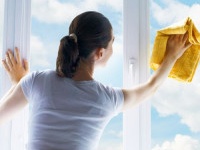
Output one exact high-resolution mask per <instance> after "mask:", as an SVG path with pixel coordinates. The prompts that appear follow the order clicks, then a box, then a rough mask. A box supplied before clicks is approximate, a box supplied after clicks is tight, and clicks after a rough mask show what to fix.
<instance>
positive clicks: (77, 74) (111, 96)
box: [0, 11, 190, 150]
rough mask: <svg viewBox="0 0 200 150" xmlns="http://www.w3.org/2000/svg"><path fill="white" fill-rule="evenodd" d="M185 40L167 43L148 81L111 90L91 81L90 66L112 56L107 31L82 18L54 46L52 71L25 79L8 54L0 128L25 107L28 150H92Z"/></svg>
mask: <svg viewBox="0 0 200 150" xmlns="http://www.w3.org/2000/svg"><path fill="white" fill-rule="evenodd" d="M187 40H188V34H187V33H186V34H184V35H173V36H171V37H170V38H169V40H168V43H167V47H166V49H167V51H166V55H165V59H164V60H163V62H162V64H161V66H160V68H159V69H158V70H157V71H156V72H155V73H154V75H152V77H151V78H150V79H149V81H147V82H146V83H144V84H142V85H139V86H138V87H135V88H131V89H115V88H112V87H109V86H104V85H103V84H101V83H99V82H97V81H95V80H94V79H93V72H94V69H95V67H96V66H105V64H106V63H107V61H108V60H109V58H110V56H111V55H112V52H113V49H112V44H113V41H114V36H113V32H112V26H111V24H110V22H109V20H108V19H107V18H106V17H105V16H103V15H102V14H100V13H98V12H92V11H90V12H85V13H82V14H80V15H78V16H77V17H75V19H74V20H73V21H72V23H71V25H70V27H69V35H67V36H65V37H63V38H62V39H61V41H60V46H59V51H58V57H57V62H56V70H55V71H54V70H45V71H41V72H33V73H30V74H29V75H27V76H25V75H26V74H27V73H28V63H27V62H26V61H25V62H24V63H23V64H24V65H22V62H21V58H20V54H19V50H18V49H17V48H16V49H15V52H16V58H14V56H13V53H12V52H11V51H10V50H8V52H7V54H6V59H5V60H3V61H2V62H3V66H4V67H5V70H6V71H7V72H8V74H9V76H10V78H11V80H12V82H13V86H12V88H11V89H10V91H9V92H8V93H7V94H6V95H5V96H4V97H3V98H2V99H1V101H0V102H1V103H0V123H1V124H2V123H4V122H6V121H8V120H10V119H11V118H12V117H13V116H14V115H15V114H16V113H17V112H18V111H19V110H21V109H22V108H24V107H25V106H26V105H27V104H28V103H29V105H30V127H29V131H30V133H29V143H28V148H29V149H30V150H36V149H37V150H55V149H57V150H94V149H96V148H97V146H98V141H99V139H100V136H101V134H102V131H103V129H104V128H105V126H106V124H107V123H108V122H109V121H110V119H111V118H112V117H114V116H115V115H116V114H118V113H119V112H123V111H125V110H127V109H128V108H133V107H134V106H135V105H137V104H139V103H140V102H142V101H144V100H145V99H147V98H148V97H149V96H151V95H152V94H153V93H154V92H155V91H156V89H157V88H158V87H159V86H160V85H161V83H162V82H163V81H164V79H166V78H167V76H168V73H169V72H170V70H171V68H172V66H173V65H174V63H175V62H176V60H177V59H178V58H179V57H180V56H181V55H182V54H183V53H184V51H185V50H186V49H187V48H188V47H189V46H190V44H189V43H188V42H187ZM23 76H25V77H24V78H22V77H23ZM21 78H22V79H21ZM20 79H21V80H20Z"/></svg>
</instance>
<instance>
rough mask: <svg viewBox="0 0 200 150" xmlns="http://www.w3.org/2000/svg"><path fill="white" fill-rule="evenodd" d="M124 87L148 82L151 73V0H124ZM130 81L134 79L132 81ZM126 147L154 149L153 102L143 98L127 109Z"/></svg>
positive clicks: (135, 149) (125, 118) (125, 121)
mask: <svg viewBox="0 0 200 150" xmlns="http://www.w3.org/2000/svg"><path fill="white" fill-rule="evenodd" d="M123 16H124V36H123V37H124V43H123V45H124V70H123V73H124V74H123V83H124V87H127V88H130V87H133V86H135V85H137V84H140V83H143V82H146V81H147V79H148V77H149V75H150V73H149V67H148V58H149V56H148V54H149V26H150V24H149V0H134V1H132V0H124V8H123ZM130 81H131V82H130ZM123 143H124V144H123V145H124V150H133V149H134V150H150V149H151V104H150V101H146V102H143V103H142V104H140V105H139V106H136V107H135V108H133V109H130V110H128V111H126V112H124V115H123Z"/></svg>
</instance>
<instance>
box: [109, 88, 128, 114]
mask: <svg viewBox="0 0 200 150" xmlns="http://www.w3.org/2000/svg"><path fill="white" fill-rule="evenodd" d="M109 92H110V97H111V100H112V103H113V106H114V107H113V109H114V111H113V116H117V115H118V114H119V113H121V111H122V107H123V105H124V94H123V92H122V89H120V88H111V87H109Z"/></svg>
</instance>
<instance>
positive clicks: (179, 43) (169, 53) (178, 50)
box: [122, 33, 191, 111]
mask: <svg viewBox="0 0 200 150" xmlns="http://www.w3.org/2000/svg"><path fill="white" fill-rule="evenodd" d="M190 46H191V44H190V43H189V42H188V33H186V34H183V35H172V36H170V37H169V39H168V42H167V47H166V53H165V58H164V60H163V62H162V64H161V65H160V67H159V68H158V70H157V71H156V72H155V73H154V74H153V75H152V76H151V78H150V80H149V81H148V82H146V83H144V84H140V85H139V86H137V87H135V88H132V89H122V91H123V94H124V106H123V111H124V110H126V109H128V108H131V107H134V106H136V105H137V104H139V103H141V102H142V101H144V100H145V99H147V98H149V97H150V96H152V95H153V93H155V91H156V90H157V89H158V87H159V86H160V85H161V84H162V83H163V81H164V80H165V79H166V78H167V76H168V74H169V72H170V71H171V69H172V67H173V66H174V63H175V62H176V60H177V59H178V58H179V57H181V56H182V55H183V53H184V52H185V50H186V49H188V48H189V47H190Z"/></svg>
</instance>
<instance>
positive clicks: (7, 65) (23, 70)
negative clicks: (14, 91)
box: [2, 48, 29, 84]
mask: <svg viewBox="0 0 200 150" xmlns="http://www.w3.org/2000/svg"><path fill="white" fill-rule="evenodd" d="M15 54H16V58H15V57H14V54H13V52H12V51H11V50H8V51H7V52H6V59H5V60H2V64H3V66H4V69H5V70H6V72H7V73H8V75H9V77H10V79H11V82H12V84H17V83H18V82H19V81H20V79H21V78H22V77H23V76H25V75H26V74H27V73H28V72H29V64H28V61H27V60H23V62H22V61H21V57H20V53H19V49H18V48H15Z"/></svg>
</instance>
